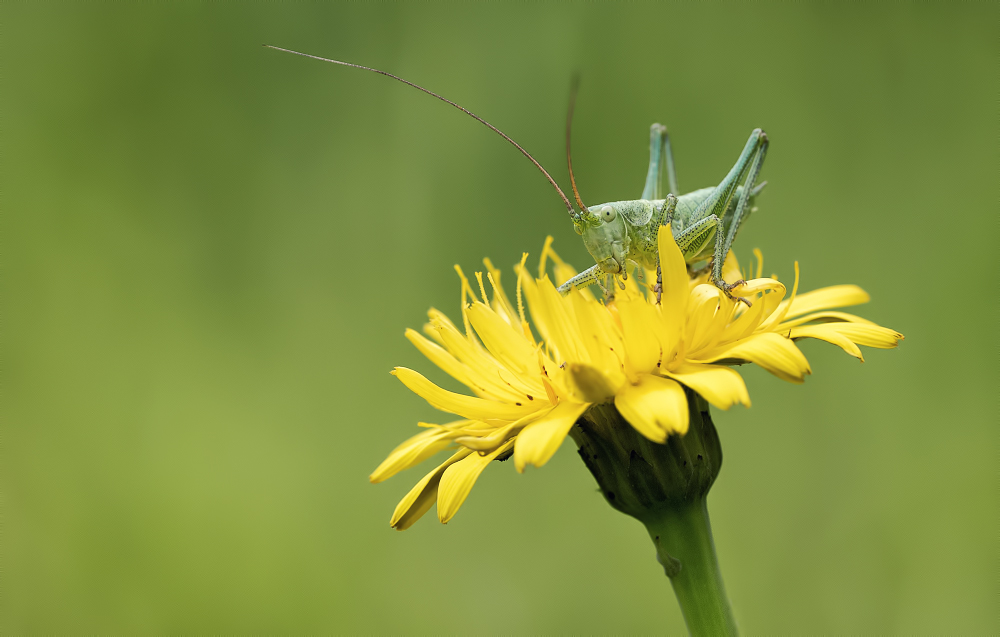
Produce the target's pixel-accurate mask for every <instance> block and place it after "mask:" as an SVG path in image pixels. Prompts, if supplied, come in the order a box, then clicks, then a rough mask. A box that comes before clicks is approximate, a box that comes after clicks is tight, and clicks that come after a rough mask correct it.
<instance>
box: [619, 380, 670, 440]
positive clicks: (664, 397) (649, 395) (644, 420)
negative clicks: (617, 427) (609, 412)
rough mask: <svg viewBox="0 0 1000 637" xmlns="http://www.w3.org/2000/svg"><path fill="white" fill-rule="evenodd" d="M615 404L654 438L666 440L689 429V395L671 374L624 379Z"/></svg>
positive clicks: (642, 431)
mask: <svg viewBox="0 0 1000 637" xmlns="http://www.w3.org/2000/svg"><path fill="white" fill-rule="evenodd" d="M615 407H617V408H618V411H620V412H621V414H622V416H624V418H625V420H627V421H628V422H629V424H630V425H632V427H634V428H635V430H636V431H638V432H639V433H641V434H642V435H643V436H646V437H647V438H649V439H650V440H652V441H653V442H666V440H667V436H668V435H670V434H672V433H679V434H685V433H687V430H688V404H687V397H685V395H684V388H682V387H681V386H680V384H678V383H677V382H675V381H672V380H670V379H669V378H662V377H660V376H651V375H649V374H643V375H642V376H640V377H639V382H638V383H637V384H634V385H633V384H632V383H625V386H624V387H622V389H621V391H619V392H618V394H617V395H616V396H615Z"/></svg>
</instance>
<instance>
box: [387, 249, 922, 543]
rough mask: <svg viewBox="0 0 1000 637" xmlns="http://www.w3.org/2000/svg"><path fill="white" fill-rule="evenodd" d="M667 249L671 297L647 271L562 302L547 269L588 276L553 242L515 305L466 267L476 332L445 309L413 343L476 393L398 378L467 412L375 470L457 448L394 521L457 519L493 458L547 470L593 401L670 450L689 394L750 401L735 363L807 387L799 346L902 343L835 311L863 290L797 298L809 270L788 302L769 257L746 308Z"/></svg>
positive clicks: (400, 372)
mask: <svg viewBox="0 0 1000 637" xmlns="http://www.w3.org/2000/svg"><path fill="white" fill-rule="evenodd" d="M659 250H660V261H661V265H662V272H663V294H662V297H661V299H660V303H657V302H656V298H655V296H654V295H653V294H652V293H651V292H650V291H649V290H648V289H647V290H643V289H642V288H641V287H640V286H639V285H638V284H637V283H636V281H635V277H633V278H632V279H630V280H629V281H628V284H627V285H626V289H625V290H624V291H622V292H619V293H618V294H617V295H616V296H615V297H614V299H613V300H610V301H608V302H604V301H602V300H598V299H596V298H595V297H594V296H593V295H592V294H591V293H590V292H589V291H587V290H578V291H574V292H572V293H571V294H569V295H568V296H565V297H564V296H561V295H560V294H559V292H557V291H556V287H555V286H554V285H553V283H552V281H551V280H550V279H549V277H548V276H547V275H546V273H545V271H546V262H547V261H548V260H551V261H552V262H553V264H554V269H555V275H556V277H557V279H558V280H566V279H567V278H569V277H570V276H572V275H574V274H575V272H574V271H573V270H572V268H571V267H570V266H568V265H567V264H566V263H564V262H563V261H562V260H560V259H559V257H558V256H557V255H556V254H555V252H554V251H552V249H551V237H550V238H549V240H548V241H547V242H546V244H545V247H544V248H543V250H542V257H541V262H540V264H539V272H538V277H537V278H533V277H531V276H530V275H529V274H528V273H527V271H526V269H525V265H524V264H525V259H526V257H527V255H525V257H524V258H522V260H521V264H520V266H519V267H518V268H517V277H518V278H517V294H516V301H517V302H516V305H515V304H514V303H512V302H511V301H510V299H509V298H508V296H507V295H506V293H505V292H504V290H503V288H502V287H501V286H500V272H499V271H498V270H496V268H494V267H493V265H492V264H491V263H490V262H489V260H488V259H487V260H486V261H485V265H486V269H487V273H486V276H485V279H486V280H485V281H484V277H483V275H482V273H476V282H477V284H478V285H477V286H476V287H478V291H479V296H477V295H476V291H475V289H474V288H473V286H472V285H471V284H470V282H469V280H468V279H467V278H466V277H465V276H464V275H463V274H462V271H461V269H459V268H457V267H456V270H458V273H459V277H460V278H461V282H462V322H463V329H461V330H460V329H459V328H458V327H457V326H456V325H455V324H454V323H452V322H451V321H450V320H449V319H448V317H446V316H445V315H444V314H442V313H441V312H439V311H437V310H434V309H432V310H430V312H429V313H428V314H429V317H430V321H429V323H428V324H427V325H426V326H425V328H424V332H425V333H426V334H427V336H424V335H421V334H419V333H417V332H416V331H414V330H407V332H406V337H407V338H408V339H409V340H410V341H411V342H412V343H413V344H414V345H415V346H416V347H417V349H419V350H420V351H421V352H422V353H423V354H424V355H425V356H427V358H428V359H430V361H431V362H433V363H434V364H435V365H437V366H438V367H440V368H441V369H442V370H444V371H445V372H447V373H448V374H449V375H450V376H451V377H452V378H454V379H455V380H457V381H459V382H460V383H462V384H463V385H465V386H466V387H467V388H468V390H469V392H470V393H471V394H472V395H468V394H460V393H455V392H451V391H448V390H445V389H443V388H441V387H438V386H437V385H435V384H434V383H432V382H430V381H429V380H427V379H426V378H425V377H424V376H422V375H421V374H420V373H418V372H416V371H413V370H411V369H407V368H404V367H397V368H396V369H394V370H393V372H392V373H393V374H394V375H395V376H396V377H397V378H399V379H400V380H401V381H402V382H403V384H404V385H406V386H407V387H408V388H409V389H410V390H412V391H413V392H415V393H416V394H418V395H420V396H421V397H422V398H424V399H425V400H427V402H428V403H430V404H431V405H433V406H434V407H436V408H437V409H440V410H442V411H445V412H448V413H451V414H455V415H457V416H459V417H460V418H461V420H456V421H453V422H449V423H446V424H426V423H421V426H423V427H425V428H426V429H425V431H423V432H421V433H419V434H417V435H416V436H413V437H412V438H410V439H409V440H407V441H406V442H404V443H403V444H401V445H400V446H399V447H397V448H396V449H395V450H393V451H392V453H390V454H389V457H388V458H386V460H385V461H384V462H383V463H382V464H381V465H379V467H378V468H377V469H376V470H375V471H374V473H372V475H371V478H370V479H371V481H372V482H381V481H382V480H385V479H387V478H389V477H391V476H392V475H395V474H396V473H398V472H399V471H402V470H403V469H406V468H409V467H411V466H413V465H416V464H418V463H420V462H422V461H423V460H426V459H427V458H429V457H431V456H432V455H435V454H436V453H437V452H439V451H442V450H444V449H446V448H449V447H450V448H453V449H454V453H453V455H452V456H451V457H450V458H448V459H447V460H446V461H445V462H444V463H442V464H441V465H439V466H438V467H437V468H435V469H434V470H433V471H431V472H430V473H428V474H427V475H425V476H424V477H423V479H421V480H420V482H418V483H417V485H416V486H414V487H413V489H411V490H410V492H409V493H408V494H407V495H406V497H404V498H403V500H402V501H401V502H400V503H399V505H398V506H397V507H396V510H395V512H394V513H393V516H392V519H391V525H392V526H393V527H395V528H397V529H400V530H402V529H405V528H407V527H409V526H410V525H411V524H413V523H414V522H415V521H416V520H417V519H419V518H420V517H421V516H422V515H423V514H424V513H426V512H427V511H428V510H429V509H430V507H431V506H432V505H433V504H434V503H435V501H436V502H437V505H438V518H439V519H440V520H441V522H447V521H448V520H450V519H451V518H452V517H453V516H454V515H455V513H456V512H457V511H458V509H459V507H460V506H461V505H462V503H463V502H464V501H465V499H466V497H467V496H468V494H469V492H470V491H471V489H472V486H473V485H474V484H475V481H476V479H477V478H478V477H479V474H480V473H482V471H483V469H485V468H486V466H487V465H488V464H489V463H490V462H492V461H493V460H504V459H506V458H508V457H510V456H511V454H513V458H514V464H515V466H516V467H517V470H518V471H524V469H525V467H527V466H528V465H534V466H538V467H540V466H542V465H543V464H545V463H546V462H547V461H548V460H549V458H551V457H552V455H553V454H554V453H555V451H556V450H557V449H558V448H559V446H560V445H561V444H562V441H563V440H564V439H565V437H566V435H567V434H568V433H569V431H570V429H571V428H572V427H573V425H574V424H575V423H576V422H577V419H579V418H580V416H582V415H583V414H584V412H586V411H587V409H589V408H590V407H591V406H593V405H598V404H604V403H613V404H614V406H615V407H616V408H617V409H618V411H619V412H620V413H621V414H622V416H623V417H624V418H625V419H626V420H627V421H628V422H629V424H631V426H632V427H633V428H634V429H635V430H636V431H638V432H639V433H640V434H642V435H643V436H645V437H646V438H648V439H650V440H652V441H654V442H664V441H666V439H667V437H668V436H670V435H684V434H685V433H686V432H687V430H688V417H689V416H688V405H687V398H686V396H685V392H684V387H687V388H689V389H690V390H693V391H694V392H696V393H698V394H700V395H701V396H702V397H704V398H705V400H707V401H708V402H709V403H710V404H712V405H714V406H715V407H718V408H720V409H729V408H730V407H731V406H732V405H734V404H737V403H739V404H742V405H745V406H747V407H749V406H750V396H749V394H748V393H747V388H746V385H745V384H744V382H743V379H742V377H741V376H740V374H739V373H738V372H737V371H736V370H735V369H733V367H732V366H733V365H740V364H744V363H755V364H757V365H759V366H760V367H763V368H764V369H766V370H767V371H769V372H771V373H772V374H774V375H775V376H777V377H778V378H781V379H783V380H787V381H790V382H795V383H798V382H802V380H803V379H804V377H805V375H806V374H809V373H811V370H810V368H809V362H808V361H807V360H806V358H805V356H804V355H803V354H802V352H801V351H800V350H799V349H798V347H797V346H796V345H795V341H796V340H798V339H801V338H816V339H820V340H824V341H828V342H830V343H833V344H834V345H838V346H839V347H841V348H842V349H844V350H845V351H846V352H847V353H848V354H851V355H852V356H856V357H857V358H859V359H861V360H863V358H862V354H861V350H860V348H859V347H858V345H865V346H868V347H876V348H891V347H895V346H896V345H897V343H898V342H899V340H900V339H902V338H903V336H902V335H901V334H899V333H898V332H896V331H894V330H891V329H888V328H885V327H881V326H879V325H876V324H874V323H872V322H870V321H867V320H865V319H862V318H860V317H858V316H855V315H853V314H847V313H844V312H838V311H831V309H830V308H836V307H844V306H850V305H857V304H859V303H864V302H866V301H868V298H869V297H868V295H867V294H866V293H865V292H864V291H863V290H862V289H861V288H859V287H857V286H854V285H840V286H833V287H828V288H822V289H819V290H815V291H812V292H808V293H805V294H797V290H798V264H796V267H795V283H794V285H793V286H792V290H791V293H790V294H788V290H787V289H786V287H785V285H784V284H782V283H781V282H779V281H777V280H775V279H772V278H761V276H760V274H761V258H760V253H759V252H758V253H757V256H758V267H757V276H756V278H754V279H752V280H750V281H747V282H746V284H745V285H744V286H742V287H740V288H738V292H739V295H740V296H743V297H746V298H749V299H751V300H752V301H753V303H752V305H751V306H750V307H746V306H744V305H743V304H740V303H736V302H734V301H733V300H731V299H729V298H728V297H727V296H726V295H725V294H724V293H722V292H721V291H720V290H719V289H718V288H717V287H715V286H714V285H711V284H710V283H707V282H706V277H705V276H702V277H694V278H692V277H690V275H689V274H688V270H687V267H686V264H685V263H684V258H683V256H682V255H681V253H680V250H679V249H678V248H677V245H676V244H675V243H674V241H673V236H672V235H671V233H670V231H669V229H661V231H660V236H659ZM726 261H727V263H726V265H727V271H726V272H725V273H724V275H725V276H724V278H726V280H727V281H735V280H737V279H739V278H740V276H739V271H738V267H737V266H736V265H735V262H736V260H735V258H733V256H732V255H730V256H729V257H728V258H727V260H726ZM651 274H652V273H647V275H646V277H647V280H649V277H650V276H651ZM487 283H488V285H489V288H490V289H491V290H492V293H493V294H492V297H491V296H490V295H488V294H487V290H486V288H487ZM646 287H649V286H646ZM786 294H787V295H788V298H785V297H786ZM525 301H526V302H527V303H526V305H527V309H528V311H529V312H530V316H531V323H532V324H533V326H534V331H533V330H532V327H531V325H529V322H528V320H527V316H526V313H525ZM536 333H537V337H536Z"/></svg>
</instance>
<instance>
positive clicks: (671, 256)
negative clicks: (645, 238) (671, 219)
mask: <svg viewBox="0 0 1000 637" xmlns="http://www.w3.org/2000/svg"><path fill="white" fill-rule="evenodd" d="M657 247H658V248H659V251H660V271H661V272H662V282H663V293H662V294H661V295H660V305H661V306H663V307H664V308H669V309H670V310H671V312H674V311H676V312H680V315H681V316H683V315H684V312H685V311H686V310H687V303H688V295H689V294H690V291H691V288H690V287H689V284H688V273H687V264H686V263H684V255H683V254H681V250H680V248H678V247H677V242H676V241H674V235H673V233H672V232H671V230H670V226H661V227H660V230H659V233H658V234H657Z"/></svg>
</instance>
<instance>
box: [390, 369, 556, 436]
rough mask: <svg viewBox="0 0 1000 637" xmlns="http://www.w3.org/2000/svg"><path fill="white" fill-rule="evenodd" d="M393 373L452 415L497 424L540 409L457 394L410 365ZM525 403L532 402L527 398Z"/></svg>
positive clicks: (409, 386)
mask: <svg viewBox="0 0 1000 637" xmlns="http://www.w3.org/2000/svg"><path fill="white" fill-rule="evenodd" d="M392 373H393V375H394V376H396V378H398V379H399V380H401V381H402V382H403V384H404V385H406V386H407V387H408V388H409V389H410V391H412V392H413V393H415V394H417V395H418V396H420V397H421V398H423V399H424V400H426V401H427V402H428V403H430V405H431V406H432V407H435V408H437V409H440V410H441V411H446V412H449V413H452V414H458V415H459V416H462V417H464V418H468V419H469V420H482V421H484V422H494V423H495V422H498V421H511V420H517V419H518V418H522V417H523V416H527V415H528V414H529V413H531V412H533V411H537V410H538V409H537V407H535V406H534V405H524V404H522V405H516V404H514V405H512V404H510V403H502V402H498V401H495V400H485V399H483V398H474V397H472V396H465V395H464V394H456V393H455V392H451V391H448V390H446V389H441V388H440V387H438V386H437V385H435V384H434V383H432V382H431V381H429V380H427V379H426V378H424V377H423V376H422V375H421V374H419V373H418V372H415V371H413V370H412V369H407V368H406V367H397V368H395V369H394V370H392ZM525 402H528V401H527V400H525Z"/></svg>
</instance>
